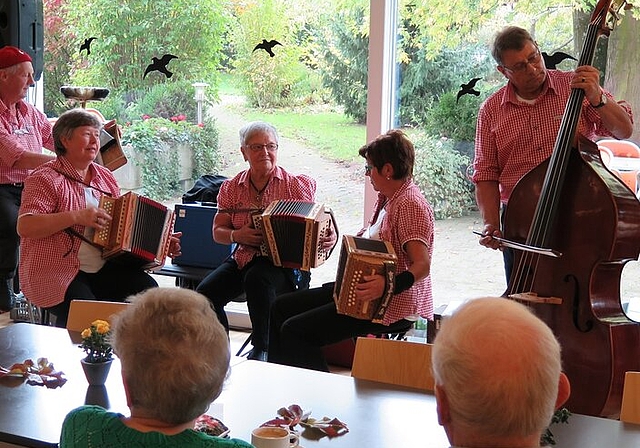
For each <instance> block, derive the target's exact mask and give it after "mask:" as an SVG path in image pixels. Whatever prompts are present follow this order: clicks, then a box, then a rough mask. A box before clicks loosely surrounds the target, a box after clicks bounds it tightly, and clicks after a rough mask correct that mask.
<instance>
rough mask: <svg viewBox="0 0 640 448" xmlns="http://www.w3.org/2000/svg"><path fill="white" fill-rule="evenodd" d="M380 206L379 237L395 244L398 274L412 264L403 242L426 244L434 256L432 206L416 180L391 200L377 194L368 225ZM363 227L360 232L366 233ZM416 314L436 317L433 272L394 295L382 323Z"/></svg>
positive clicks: (406, 183) (396, 193)
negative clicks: (381, 210)
mask: <svg viewBox="0 0 640 448" xmlns="http://www.w3.org/2000/svg"><path fill="white" fill-rule="evenodd" d="M385 201H386V203H385ZM380 207H384V210H385V214H384V216H383V218H382V224H381V226H380V239H381V240H383V241H388V242H390V243H391V244H392V245H393V249H394V250H395V252H396V256H397V257H398V265H397V269H396V273H398V274H399V273H401V272H404V271H406V270H408V269H409V268H410V267H411V264H412V263H411V260H409V257H408V256H407V253H406V252H405V251H404V250H403V247H404V245H405V244H406V243H407V242H409V241H420V242H422V243H424V244H425V245H426V246H427V248H428V250H429V258H431V257H432V256H433V236H434V217H433V209H432V208H431V205H429V203H428V202H427V200H426V199H425V198H424V196H423V195H422V193H421V192H420V189H419V188H418V186H417V185H416V184H415V183H413V181H411V180H408V181H407V182H405V183H404V184H403V185H402V187H400V188H399V189H398V191H396V192H395V194H394V195H393V197H391V198H390V199H389V200H388V201H387V200H386V197H385V196H384V195H382V194H378V201H377V202H376V206H375V208H374V210H376V212H374V214H373V216H372V218H371V221H369V225H372V224H373V223H374V222H375V220H376V219H377V215H378V213H377V210H379V209H380ZM364 230H365V229H363V230H361V231H360V232H358V234H359V235H361V234H363V233H364ZM415 315H420V316H422V317H424V318H425V319H429V320H433V292H432V288H431V275H428V276H427V277H425V278H423V279H422V280H419V281H416V282H415V283H414V284H413V286H412V287H411V288H409V289H407V290H406V291H403V292H401V293H400V294H396V295H394V296H393V298H392V299H391V303H390V304H389V307H388V308H387V311H386V313H385V315H384V318H383V321H382V323H383V324H384V325H389V324H392V323H394V322H397V321H399V320H400V319H404V318H406V317H410V316H415Z"/></svg>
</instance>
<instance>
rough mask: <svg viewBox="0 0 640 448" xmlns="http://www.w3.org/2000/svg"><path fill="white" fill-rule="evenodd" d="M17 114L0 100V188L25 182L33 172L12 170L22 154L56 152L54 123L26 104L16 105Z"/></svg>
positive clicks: (22, 102) (19, 103)
mask: <svg viewBox="0 0 640 448" xmlns="http://www.w3.org/2000/svg"><path fill="white" fill-rule="evenodd" d="M16 108H17V111H18V113H17V114H14V113H13V111H12V110H10V109H9V108H8V107H7V106H6V105H5V104H4V103H3V102H2V100H0V184H11V183H14V182H24V180H25V178H26V177H27V175H28V174H29V173H30V172H31V170H27V169H18V168H12V167H13V164H14V163H16V161H17V160H18V159H19V158H20V156H21V155H22V153H23V152H25V151H31V152H35V153H42V148H47V149H50V150H52V151H53V135H52V134H51V123H49V120H47V117H46V116H45V115H44V114H43V113H42V112H40V111H39V110H38V109H36V108H35V107H34V106H32V105H31V104H29V103H26V102H24V101H19V102H18V103H17V104H16Z"/></svg>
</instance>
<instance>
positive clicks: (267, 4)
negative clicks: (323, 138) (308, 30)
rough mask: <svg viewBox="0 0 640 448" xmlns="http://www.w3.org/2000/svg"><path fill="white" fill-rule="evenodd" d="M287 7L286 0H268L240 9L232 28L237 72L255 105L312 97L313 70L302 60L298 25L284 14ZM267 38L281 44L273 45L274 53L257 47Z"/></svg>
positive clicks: (279, 104) (292, 102)
mask: <svg viewBox="0 0 640 448" xmlns="http://www.w3.org/2000/svg"><path fill="white" fill-rule="evenodd" d="M286 10H287V6H286V2H285V1H284V0H265V1H262V2H258V3H256V4H251V5H249V6H247V7H246V8H244V9H242V10H241V11H239V12H238V17H237V24H236V26H235V28H234V30H233V31H232V39H233V43H234V49H235V54H236V59H235V60H234V61H233V66H234V73H236V74H238V75H239V76H240V77H241V79H242V89H243V93H244V94H245V96H246V98H247V100H248V102H249V104H251V105H252V106H255V107H259V108H271V107H286V106H294V105H297V104H300V103H301V102H303V101H304V100H305V99H308V98H309V94H308V89H309V87H308V84H307V80H308V78H309V72H308V70H307V68H306V67H305V65H304V64H303V63H302V62H301V60H302V59H303V53H302V50H301V46H300V45H299V43H300V42H298V40H297V39H298V37H299V35H298V34H297V27H298V25H297V24H296V23H295V22H293V20H292V17H291V16H290V15H288V14H283V11H286ZM263 39H266V40H267V41H271V40H276V41H277V42H279V43H280V44H281V45H276V46H275V47H274V48H273V52H274V53H275V56H274V57H270V56H269V55H268V54H267V52H266V51H264V50H262V49H257V50H255V51H254V48H255V46H256V44H258V43H259V42H261V41H262V40H263Z"/></svg>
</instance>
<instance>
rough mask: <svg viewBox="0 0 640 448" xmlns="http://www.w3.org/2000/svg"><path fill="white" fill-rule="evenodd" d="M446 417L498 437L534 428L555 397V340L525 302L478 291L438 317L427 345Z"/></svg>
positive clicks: (547, 417)
mask: <svg viewBox="0 0 640 448" xmlns="http://www.w3.org/2000/svg"><path fill="white" fill-rule="evenodd" d="M432 367H433V374H434V378H435V382H436V385H438V386H440V387H441V388H442V389H444V391H445V393H446V396H447V398H448V401H449V407H450V411H451V419H452V421H456V422H458V423H460V424H462V425H464V426H465V427H468V428H472V429H473V431H475V433H476V434H482V435H485V436H486V437H488V438H493V439H494V440H499V438H502V437H525V436H530V435H532V434H536V433H537V434H541V433H542V431H543V430H544V429H545V428H546V427H547V426H548V425H549V423H550V422H551V418H552V416H553V413H554V410H555V404H556V399H557V396H558V383H559V379H560V372H561V358H560V345H559V343H558V341H557V340H556V338H555V336H554V335H553V333H552V331H551V329H550V328H549V327H548V326H547V325H546V324H545V323H544V322H542V321H541V320H540V319H539V318H537V317H536V316H535V315H534V314H533V313H532V312H531V311H530V310H529V309H528V308H527V307H525V306H524V305H521V304H519V303H517V302H514V301H512V300H509V299H504V298H496V297H489V298H480V299H475V300H471V301H469V302H467V303H465V304H463V305H462V306H461V307H460V308H459V309H458V310H457V311H456V312H455V313H454V314H453V315H452V316H451V317H448V318H445V319H444V320H443V323H442V327H441V329H440V331H439V332H438V335H437V336H436V339H435V342H434V346H433V351H432Z"/></svg>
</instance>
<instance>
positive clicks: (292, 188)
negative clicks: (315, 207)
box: [218, 166, 316, 269]
mask: <svg viewBox="0 0 640 448" xmlns="http://www.w3.org/2000/svg"><path fill="white" fill-rule="evenodd" d="M249 172H250V170H246V171H242V172H240V173H238V174H237V175H236V176H235V177H234V178H233V179H228V180H225V181H224V182H223V183H222V185H221V186H220V191H219V192H218V208H220V209H221V210H222V209H249V208H252V207H255V206H256V204H255V201H254V200H253V199H255V197H254V194H253V193H252V192H251V184H250V183H249ZM315 194H316V181H315V180H313V179H312V178H311V177H309V176H307V175H305V174H299V175H292V174H289V173H287V172H286V171H285V170H284V169H283V168H281V167H279V166H276V168H275V171H274V173H273V176H272V177H271V180H270V181H269V185H267V187H266V189H265V191H264V192H263V194H262V198H261V201H262V203H261V204H258V206H259V207H260V208H266V207H267V206H268V205H269V204H270V203H271V202H273V201H275V200H277V199H281V200H282V199H297V200H303V201H315ZM250 221H251V214H250V213H248V212H246V211H245V212H240V213H232V214H231V224H232V226H233V228H234V229H239V228H240V227H242V226H244V225H245V224H246V223H248V222H250ZM259 252H260V249H259V248H257V247H253V246H246V245H244V244H239V245H238V250H236V251H235V253H234V254H233V257H234V258H235V260H236V262H237V263H238V268H240V269H242V268H243V267H245V266H246V264H247V263H249V262H250V261H251V260H252V259H253V257H255V255H256V254H258V253H259Z"/></svg>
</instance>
